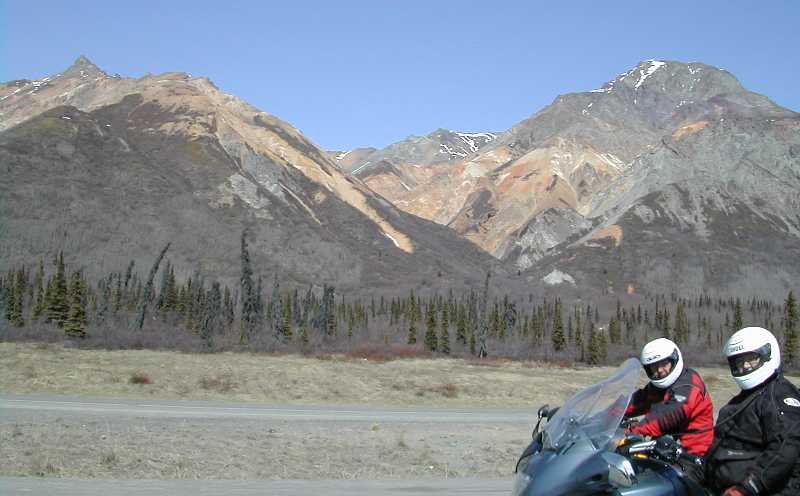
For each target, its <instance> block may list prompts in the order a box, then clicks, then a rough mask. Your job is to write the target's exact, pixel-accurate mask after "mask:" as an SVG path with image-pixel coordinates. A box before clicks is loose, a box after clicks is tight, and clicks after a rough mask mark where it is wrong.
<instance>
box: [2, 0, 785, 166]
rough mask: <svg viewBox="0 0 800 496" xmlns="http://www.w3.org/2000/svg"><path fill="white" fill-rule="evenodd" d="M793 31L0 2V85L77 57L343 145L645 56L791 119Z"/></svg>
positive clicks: (681, 4)
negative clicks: (744, 91) (734, 89)
mask: <svg viewBox="0 0 800 496" xmlns="http://www.w3.org/2000/svg"><path fill="white" fill-rule="evenodd" d="M799 26H800V1H791V0H786V1H764V2H754V1H737V0H729V1H704V2H694V1H692V2H687V1H682V0H673V1H670V2H647V1H637V2H632V1H630V2H629V1H624V2H623V1H619V2H610V1H609V2H588V1H586V2H577V1H568V0H560V1H557V2H552V1H547V2H535V1H532V0H530V1H519V2H517V1H514V2H503V1H501V0H498V1H496V2H488V1H485V0H484V1H481V2H477V1H475V2H472V1H468V0H461V1H457V2H456V1H438V2H437V1H434V0H429V1H413V0H404V1H381V0H372V1H366V0H365V1H347V0H336V1H324V2H323V1H305V0H292V1H290V2H272V1H254V2H245V1H229V2H220V1H219V0H215V1H213V2H206V1H202V0H194V1H190V2H184V1H166V2H165V1H159V2H155V1H144V0H143V1H136V2H114V1H109V0H104V1H97V2H95V1H78V0H73V1H37V2H30V1H22V0H20V1H9V0H0V81H7V80H11V79H20V78H25V79H34V78H39V77H42V76H45V75H49V74H54V73H57V72H59V71H61V70H63V69H65V68H66V67H68V66H69V65H70V64H71V63H72V62H73V60H74V59H75V58H76V57H77V56H78V55H80V54H85V55H86V56H88V57H89V58H90V59H91V60H92V61H93V62H94V63H95V64H97V65H98V66H99V67H100V68H101V69H103V70H105V71H106V72H109V73H119V74H122V75H123V76H133V77H139V76H142V75H144V74H146V73H148V72H150V73H160V72H167V71H184V72H188V73H191V74H192V75H204V76H208V77H209V78H211V79H212V80H213V81H214V82H215V83H216V84H217V86H219V87H220V88H222V89H223V90H224V91H226V92H228V93H233V94H235V95H237V96H240V97H241V98H243V99H245V100H246V101H248V102H250V103H251V104H253V105H255V106H256V107H258V108H259V109H261V110H264V111H267V112H270V113H272V114H275V115H277V116H278V117H281V118H282V119H284V120H287V121H289V122H290V123H291V124H293V125H294V126H296V127H297V128H299V129H300V130H301V131H302V132H303V133H305V134H306V136H308V137H309V138H310V139H311V140H313V141H314V142H316V143H317V144H319V145H320V146H322V147H324V148H326V149H336V150H346V149H350V148H353V147H357V146H375V147H383V146H386V145H388V144H389V143H392V142H394V141H399V140H401V139H403V138H405V137H407V136H409V135H412V134H415V135H424V134H427V133H429V132H431V131H433V130H434V129H436V128H440V127H442V128H448V129H454V130H462V131H504V130H506V129H508V128H509V127H511V126H512V125H513V124H515V123H516V122H518V121H520V120H522V119H524V118H526V117H528V116H530V115H532V114H533V113H535V112H536V111H538V110H539V109H541V108H542V107H544V106H546V105H548V104H549V103H551V102H552V101H553V99H554V98H555V97H556V96H557V95H558V94H561V93H568V92H573V91H586V90H590V89H593V88H598V87H600V85H601V84H602V83H604V82H605V81H607V80H610V79H612V78H614V77H615V76H616V75H617V74H619V73H621V72H624V71H626V70H628V69H630V68H632V67H633V66H635V65H636V64H637V63H638V62H639V61H641V60H645V59H651V58H656V59H668V60H682V61H687V62H688V61H700V62H705V63H708V64H711V65H715V66H718V67H722V68H724V69H727V70H728V71H730V72H731V73H733V74H734V75H735V76H736V77H738V78H739V80H740V81H741V82H742V83H743V84H744V85H745V87H747V88H748V89H750V90H752V91H756V92H758V93H762V94H764V95H767V96H768V97H770V98H771V99H773V100H774V101H775V102H776V103H778V104H779V105H782V106H784V107H788V108H790V109H792V110H795V111H800V91H799V90H798V88H800V82H798V76H800V55H798V54H799V53H800V29H798V27H799Z"/></svg>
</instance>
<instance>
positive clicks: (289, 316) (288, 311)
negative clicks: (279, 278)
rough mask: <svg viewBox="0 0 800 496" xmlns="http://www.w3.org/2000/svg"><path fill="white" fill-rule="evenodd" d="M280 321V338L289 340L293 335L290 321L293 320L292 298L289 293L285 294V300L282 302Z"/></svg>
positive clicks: (285, 340)
mask: <svg viewBox="0 0 800 496" xmlns="http://www.w3.org/2000/svg"><path fill="white" fill-rule="evenodd" d="M281 314H282V320H283V321H282V322H281V340H283V341H284V342H289V341H291V339H292V336H293V335H294V331H292V321H293V320H294V313H293V312H292V299H291V297H290V296H289V295H287V296H286V301H285V302H284V304H283V311H282V312H281Z"/></svg>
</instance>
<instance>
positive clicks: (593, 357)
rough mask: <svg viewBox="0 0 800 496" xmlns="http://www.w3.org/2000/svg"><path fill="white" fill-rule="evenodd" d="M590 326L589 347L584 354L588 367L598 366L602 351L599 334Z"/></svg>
mask: <svg viewBox="0 0 800 496" xmlns="http://www.w3.org/2000/svg"><path fill="white" fill-rule="evenodd" d="M589 324H590V326H591V327H590V330H589V347H588V349H587V353H586V361H587V362H588V363H589V364H590V365H600V363H601V362H602V350H601V345H600V333H599V332H598V331H597V330H596V329H595V327H594V325H591V323H589Z"/></svg>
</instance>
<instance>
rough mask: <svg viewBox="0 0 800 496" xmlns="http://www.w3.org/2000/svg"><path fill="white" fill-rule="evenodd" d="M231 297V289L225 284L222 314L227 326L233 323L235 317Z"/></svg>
mask: <svg viewBox="0 0 800 496" xmlns="http://www.w3.org/2000/svg"><path fill="white" fill-rule="evenodd" d="M233 306H234V303H233V298H232V297H231V290H230V289H229V288H228V286H225V292H224V293H223V296H222V308H223V314H224V315H225V324H227V325H228V326H230V325H232V324H233V321H234V320H235V319H236V316H235V315H234V311H233Z"/></svg>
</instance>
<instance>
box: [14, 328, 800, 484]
mask: <svg viewBox="0 0 800 496" xmlns="http://www.w3.org/2000/svg"><path fill="white" fill-rule="evenodd" d="M612 370H613V369H612V368H571V367H559V366H554V365H546V364H540V363H527V362H511V361H482V362H478V361H465V360H460V359H421V358H410V359H398V360H377V361H373V360H367V359H363V358H357V357H353V356H348V355H333V356H320V357H303V356H286V355H283V356H278V355H265V354H260V355H259V354H244V353H238V354H234V353H220V354H183V353H177V352H160V351H89V350H78V349H72V348H65V347H63V346H62V345H53V344H35V343H33V344H31V343H27V344H13V343H0V392H2V393H12V394H31V393H42V394H44V393H52V394H66V395H82V396H88V397H92V396H94V397H102V396H108V397H118V398H152V399H183V400H226V401H246V402H250V403H267V404H283V405H287V404H298V405H312V404H316V405H368V406H393V405H395V406H397V405H402V406H405V407H412V406H415V405H418V406H420V407H426V408H431V407H475V408H510V407H523V408H524V407H530V408H531V411H535V409H536V408H537V407H538V406H539V405H541V404H543V403H550V404H559V403H561V402H563V401H564V400H565V399H566V398H567V397H568V396H569V395H571V394H572V393H574V392H575V391H577V390H579V389H580V388H582V387H584V386H586V385H589V384H591V383H593V382H596V381H597V380H598V379H600V378H603V377H606V376H608V375H609V374H610V373H611V371H612ZM700 372H701V373H702V374H703V376H704V378H705V379H706V382H707V383H708V385H709V388H710V389H711V391H712V395H713V397H714V399H715V403H716V405H717V407H719V406H722V405H723V404H724V403H725V402H726V401H727V400H728V399H729V398H730V397H731V396H732V395H733V394H734V393H735V392H736V386H735V384H734V383H733V381H732V380H731V379H730V376H729V375H728V373H727V371H726V370H724V369H719V368H718V369H707V368H701V369H700ZM792 379H793V380H794V381H795V382H796V383H797V382H798V381H797V378H796V377H793V378H792ZM531 427H532V426H531V425H511V424H503V425H489V424H471V425H469V426H462V425H445V424H435V423H413V424H411V423H387V424H377V423H368V422H312V421H279V420H260V421H259V420H252V421H249V420H248V421H242V420H235V419H234V420H219V419H216V420H208V419H206V420H203V419H196V420H191V419H189V420H187V419H162V418H129V419H123V418H114V419H105V418H99V417H90V418H86V419H81V418H79V417H78V418H77V419H76V418H75V417H64V418H59V417H55V418H49V419H47V420H41V419H39V420H37V419H26V421H24V422H22V421H19V420H15V421H0V474H3V475H39V476H54V477H78V478H126V479H130V478H134V479H135V478H151V479H153V478H155V479H175V478H199V479H340V478H363V479H386V478H416V477H438V478H441V477H484V478H489V477H508V476H510V475H511V472H512V471H513V465H514V462H515V460H516V457H517V456H518V455H519V453H520V452H521V450H522V449H523V448H524V445H525V444H526V443H527V441H528V440H529V439H530V437H529V436H530V429H531Z"/></svg>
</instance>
